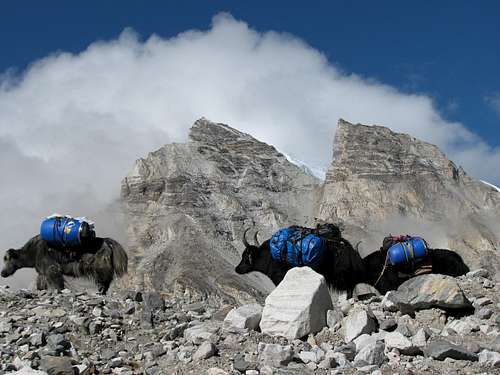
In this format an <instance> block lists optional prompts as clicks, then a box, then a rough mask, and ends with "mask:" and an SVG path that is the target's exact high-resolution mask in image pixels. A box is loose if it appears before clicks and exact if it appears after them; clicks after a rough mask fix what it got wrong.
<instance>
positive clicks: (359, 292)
mask: <svg viewBox="0 0 500 375" xmlns="http://www.w3.org/2000/svg"><path fill="white" fill-rule="evenodd" d="M352 296H353V297H355V298H357V299H358V300H360V301H363V300H367V299H370V298H371V297H375V296H380V292H379V291H378V290H377V289H375V288H374V287H373V286H371V285H369V284H364V283H359V284H357V285H356V286H355V287H354V290H353V291H352Z"/></svg>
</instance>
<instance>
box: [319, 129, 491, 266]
mask: <svg viewBox="0 0 500 375" xmlns="http://www.w3.org/2000/svg"><path fill="white" fill-rule="evenodd" d="M317 216H318V217H319V218H321V219H323V220H326V221H333V222H338V221H342V222H344V224H345V232H346V237H347V238H349V239H353V240H355V241H359V240H361V241H362V242H361V244H360V249H361V251H362V252H363V254H364V255H367V254H369V253H371V252H373V251H375V250H377V249H378V248H379V247H380V246H381V241H382V238H383V237H384V236H386V235H388V234H389V233H392V234H399V233H402V234H405V233H409V234H421V235H423V236H424V237H425V238H426V240H428V242H429V244H430V246H431V247H434V248H446V249H452V250H455V251H457V252H458V253H460V255H461V256H462V257H463V259H464V260H465V262H466V263H467V264H468V265H469V266H470V267H485V268H488V269H489V270H490V271H492V274H493V275H494V274H497V273H498V271H500V260H499V258H498V256H497V253H498V248H500V234H499V233H500V231H499V230H500V221H499V219H498V218H499V217H500V193H499V192H498V191H497V190H496V189H494V188H492V187H491V186H489V185H487V184H485V183H483V182H481V181H478V180H475V179H474V178H472V177H470V176H468V175H467V174H466V173H465V171H464V170H463V169H462V168H461V167H457V166H456V165H455V164H454V163H453V162H452V161H450V160H449V159H448V158H447V157H446V156H445V155H444V154H443V153H442V152H441V151H440V150H439V148H438V147H436V146H434V145H432V144H430V143H427V142H424V141H421V140H418V139H416V138H414V137H412V136H410V135H408V134H401V133H395V132H393V131H391V130H390V129H389V128H386V127H383V126H366V125H361V124H357V125H355V124H351V123H349V122H347V121H344V120H339V122H338V125H337V130H336V133H335V139H334V143H333V158H332V163H331V165H330V167H329V169H328V171H327V174H326V181H325V183H324V185H323V186H322V196H321V198H320V199H319V201H318V212H317Z"/></svg>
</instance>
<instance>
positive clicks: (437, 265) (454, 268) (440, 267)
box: [363, 248, 469, 294]
mask: <svg viewBox="0 0 500 375" xmlns="http://www.w3.org/2000/svg"><path fill="white" fill-rule="evenodd" d="M386 261H387V251H384V250H383V248H380V250H378V251H375V252H374V253H371V254H370V255H368V256H366V257H365V258H363V266H364V268H365V270H366V277H367V280H366V282H367V283H368V284H371V285H373V286H374V287H375V288H376V289H377V290H378V291H379V292H381V293H382V294H384V293H386V292H387V291H389V290H394V289H397V288H398V287H399V286H400V285H401V284H402V283H403V282H405V281H406V280H408V279H409V278H411V277H413V275H414V274H415V271H418V268H419V263H417V264H415V265H412V264H409V265H406V264H402V265H390V264H388V265H387V266H386V267H385V269H384V264H385V263H386ZM420 264H423V265H429V266H430V267H431V271H430V272H431V273H438V274H442V275H448V276H453V277H457V276H461V275H465V274H466V273H467V272H469V267H467V265H466V264H465V263H464V261H463V259H462V257H461V256H460V255H459V254H457V253H456V252H454V251H452V250H447V249H428V254H427V256H426V257H425V258H424V259H422V261H421V263H420Z"/></svg>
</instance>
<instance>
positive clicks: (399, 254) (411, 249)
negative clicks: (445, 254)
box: [387, 236, 427, 265]
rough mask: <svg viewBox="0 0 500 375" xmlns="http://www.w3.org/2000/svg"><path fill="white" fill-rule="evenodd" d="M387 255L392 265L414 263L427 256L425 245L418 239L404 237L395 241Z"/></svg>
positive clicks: (423, 241)
mask: <svg viewBox="0 0 500 375" xmlns="http://www.w3.org/2000/svg"><path fill="white" fill-rule="evenodd" d="M387 255H388V257H389V262H390V263H391V264H392V265H398V264H404V263H407V264H408V263H414V262H416V261H418V260H420V259H422V258H424V257H425V256H426V255H427V243H426V242H425V240H424V239H423V238H420V237H412V236H404V237H403V238H401V240H400V241H395V243H394V244H393V245H392V246H391V247H390V248H389V250H388V253H387Z"/></svg>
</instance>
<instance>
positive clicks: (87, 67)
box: [0, 13, 500, 282]
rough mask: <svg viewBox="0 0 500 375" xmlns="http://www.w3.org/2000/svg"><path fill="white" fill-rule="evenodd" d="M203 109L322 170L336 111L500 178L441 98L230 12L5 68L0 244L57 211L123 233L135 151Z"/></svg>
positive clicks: (173, 133) (1, 79)
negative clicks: (201, 26)
mask: <svg viewBox="0 0 500 375" xmlns="http://www.w3.org/2000/svg"><path fill="white" fill-rule="evenodd" d="M202 116H205V117H207V118H209V119H211V120H214V121H219V122H224V123H227V124H229V125H231V126H234V127H236V128H238V129H240V130H242V131H245V132H248V133H251V134H252V135H254V136H255V137H257V138H259V139H261V140H263V141H265V142H268V143H271V144H273V145H275V146H276V147H277V148H278V149H280V150H283V151H284V152H287V153H288V154H289V155H290V156H291V157H294V158H297V159H299V160H303V161H304V162H306V163H307V164H309V165H312V166H314V167H316V166H325V167H326V166H327V165H328V163H329V162H330V159H331V153H332V150H331V148H332V140H333V136H334V130H335V125H336V122H337V120H338V119H339V118H344V119H346V120H348V121H351V122H361V123H367V124H380V125H385V126H389V127H391V128H392V129H394V130H396V131H400V132H406V133H410V134H412V135H413V136H415V137H418V138H421V139H424V140H427V141H429V142H432V143H434V144H437V145H439V146H440V147H441V148H442V149H443V150H444V151H445V152H446V153H447V154H448V155H449V156H450V157H451V158H452V159H454V160H455V161H456V162H458V163H459V164H463V165H464V167H465V169H466V170H467V171H468V172H470V173H472V174H473V175H476V176H478V177H481V178H483V179H485V180H488V181H491V182H493V183H497V184H498V183H500V170H499V169H498V168H496V167H495V168H494V167H493V166H498V165H500V150H498V149H493V148H492V147H490V146H489V145H488V144H487V143H486V142H484V141H483V140H482V139H480V138H479V137H478V136H477V135H475V134H474V133H473V132H471V131H470V130H468V129H466V128H465V127H464V126H463V125H462V124H460V123H458V122H449V121H446V120H444V119H443V117H442V116H441V115H440V113H439V112H438V111H437V109H436V107H435V106H434V104H433V101H432V99H431V98H429V97H427V96H425V95H409V94H405V93H402V92H400V91H398V89H397V88H394V87H391V86H389V85H385V84H383V83H381V82H377V81H374V80H373V79H370V77H361V76H358V75H354V74H352V75H347V74H345V73H343V72H342V71H340V70H339V69H338V68H336V67H335V65H334V64H333V63H332V62H330V61H328V60H327V59H326V58H325V56H324V55H323V54H322V53H321V52H319V51H317V50H315V49H313V48H312V47H310V46H309V45H307V44H306V43H305V42H303V41H301V40H300V39H298V38H296V37H294V36H293V35H290V34H284V33H277V32H273V31H269V32H264V33H261V32H257V31H255V30H253V29H252V28H251V27H249V26H248V25H247V24H246V23H245V22H242V21H238V20H235V19H234V18H233V17H232V16H231V15H229V14H226V13H221V14H218V15H216V16H215V17H214V19H213V22H212V25H211V27H210V28H209V29H208V30H204V31H200V30H189V31H186V32H184V33H181V34H179V35H177V36H176V37H173V38H170V39H163V38H161V37H158V36H155V35H153V36H151V37H149V38H148V39H147V40H145V41H141V40H140V39H139V38H138V36H137V35H136V34H135V33H134V32H133V31H132V30H125V31H123V33H122V34H121V36H120V37H119V38H118V39H116V40H110V41H96V42H95V43H93V44H91V45H90V46H89V47H88V48H87V49H86V50H84V51H82V52H81V53H78V54H71V53H65V52H58V53H54V54H52V55H49V56H47V57H46V58H44V59H41V60H38V61H34V62H33V63H32V64H31V65H30V67H29V68H28V69H27V70H26V71H24V72H21V73H17V72H16V71H8V72H5V73H3V74H2V75H1V76H0V157H1V158H0V165H1V175H2V183H1V185H0V206H1V207H2V216H1V218H0V227H1V228H2V230H3V231H4V233H9V235H8V236H5V235H4V236H3V238H2V239H0V248H7V247H10V246H15V247H19V246H20V245H21V244H22V242H23V241H24V240H26V239H27V238H28V237H29V236H31V235H33V234H35V233H36V232H37V231H38V225H39V222H40V219H41V218H42V217H43V216H45V215H48V214H50V213H52V212H54V211H58V212H63V213H73V214H75V215H86V216H90V217H95V218H96V221H97V226H98V228H106V230H109V231H113V230H118V229H119V228H118V227H119V225H117V226H116V227H115V228H114V229H113V228H111V227H109V228H108V227H106V226H107V225H109V217H114V215H115V212H114V211H113V212H112V213H111V214H110V213H109V207H110V204H111V202H114V201H116V199H117V198H118V196H119V189H120V180H121V179H122V178H123V177H124V176H125V175H126V173H127V172H128V171H129V170H130V169H131V168H132V165H133V163H134V161H135V160H136V159H137V158H139V157H141V156H144V155H145V154H147V152H149V151H152V150H154V149H156V148H158V147H160V146H161V145H163V144H165V143H169V142H181V141H185V140H186V138H187V133H188V128H189V127H190V126H191V125H192V123H193V122H194V121H195V120H196V119H197V118H199V117H202ZM112 207H114V206H112ZM6 228H8V231H7V230H6ZM117 228H118V229H117ZM103 232H104V230H103V231H102V232H101V233H103ZM0 282H4V281H2V280H0Z"/></svg>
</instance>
